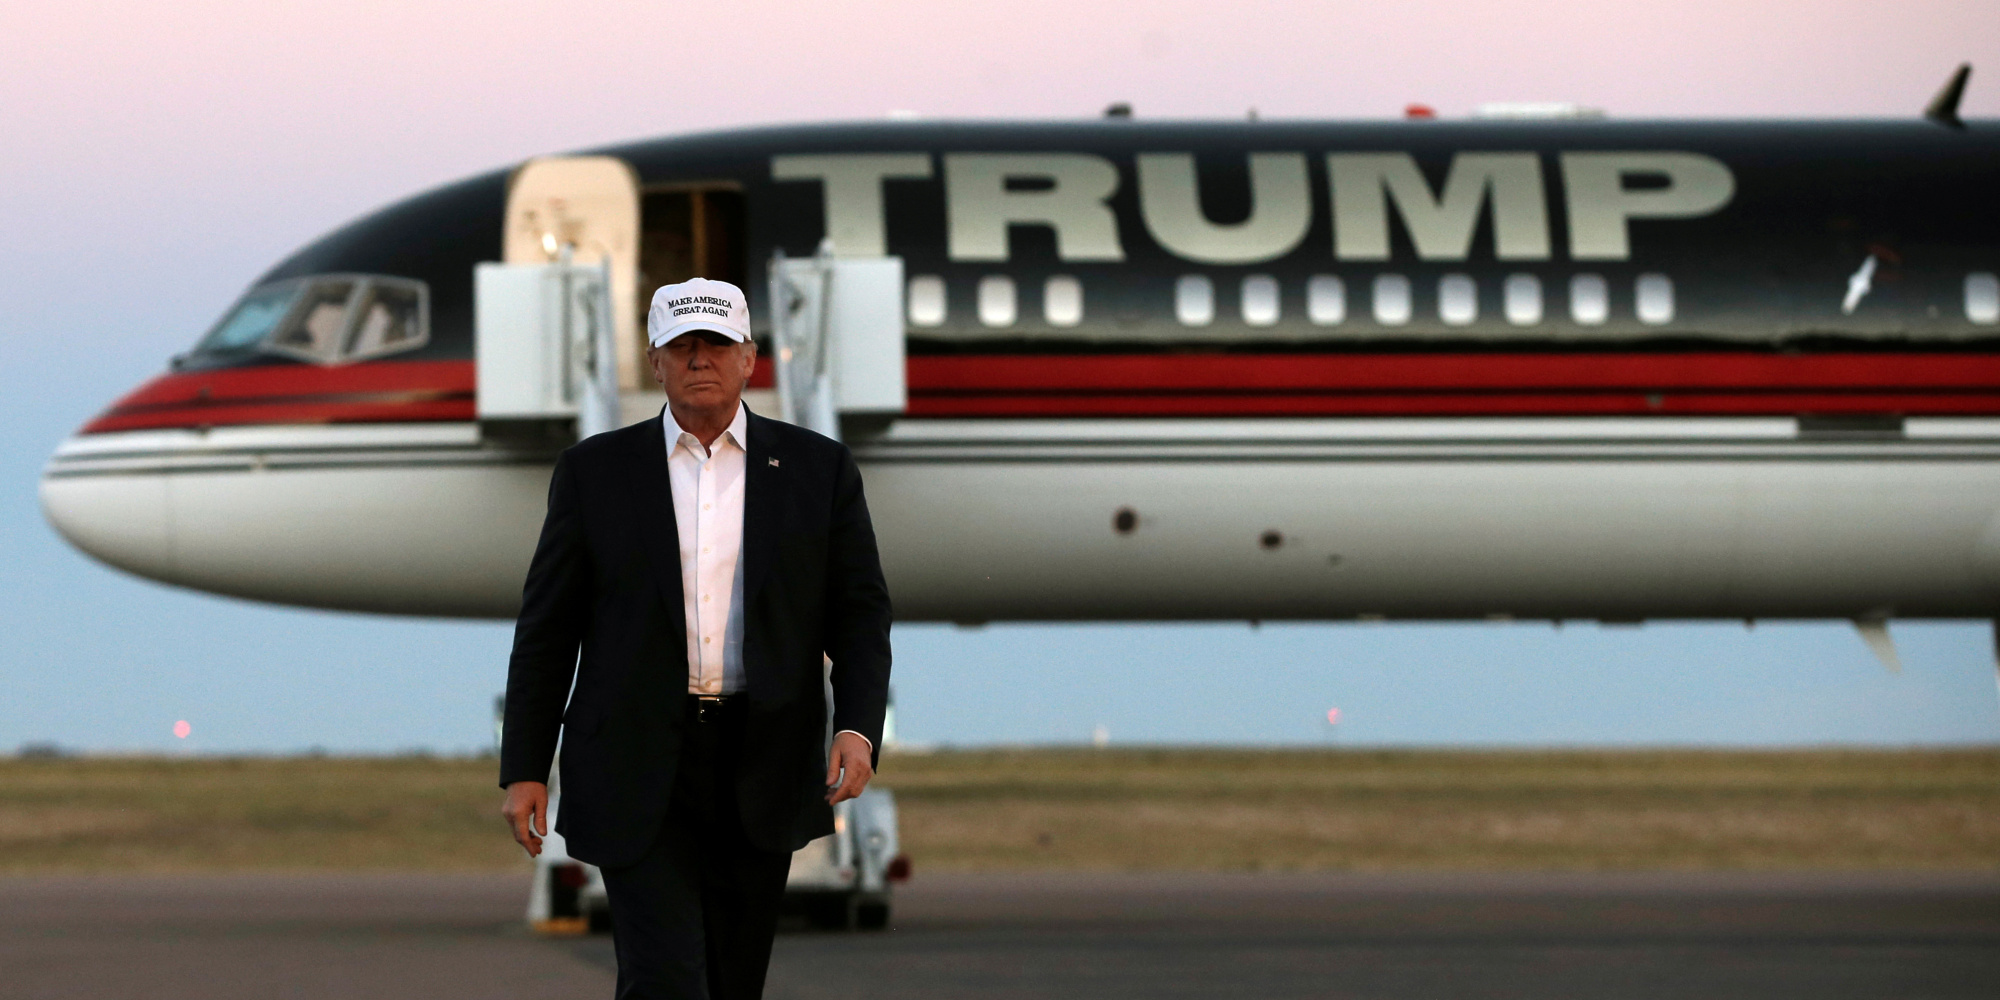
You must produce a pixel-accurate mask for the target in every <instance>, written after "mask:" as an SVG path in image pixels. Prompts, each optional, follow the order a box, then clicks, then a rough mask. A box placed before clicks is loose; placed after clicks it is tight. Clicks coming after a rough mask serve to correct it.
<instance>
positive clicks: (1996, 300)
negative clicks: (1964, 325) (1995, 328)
mask: <svg viewBox="0 0 2000 1000" xmlns="http://www.w3.org/2000/svg"><path fill="white" fill-rule="evenodd" d="M1965 318H1966V319H1969V320H1971V321H1973V322H1974V323H1984V324H1993V323H2000V277H1995V276H1994V274H1993V272H1991V271H1975V272H1973V273H1972V274H1968V275H1966V276H1965Z"/></svg>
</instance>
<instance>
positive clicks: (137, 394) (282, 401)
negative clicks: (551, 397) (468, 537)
mask: <svg viewBox="0 0 2000 1000" xmlns="http://www.w3.org/2000/svg"><path fill="white" fill-rule="evenodd" d="M474 377H475V376H474V373H473V366H472V362H470V361H375V362H366V363H363V364H356V365H338V366H334V367H321V366H319V365H303V364H301V365H260V366H257V367H251V368H220V369H215V370H213V371H201V372H173V373H169V374H166V375H162V376H160V377H159V378H156V379H154V380H152V381H151V382H148V383H146V384H145V385H142V386H140V387H139V388H138V389H136V390H134V391H133V392H131V393H130V394H128V395H126V396H125V398H123V399H120V400H119V401H118V402H116V403H113V404H112V405H111V408H110V409H108V410H106V411H104V413H103V414H102V415H100V416H99V417H98V418H97V419H95V420H93V421H91V422H90V423H89V424H87V425H85V426H84V428H83V431H84V433H86V434H95V433H102V432H105V431H130V430H149V429H159V428H168V427H222V426H230V425H238V424H332V423H403V422H422V421H439V420H471V419H473V417H474V415H475V414H474V404H475V400H474V384H473V383H474Z"/></svg>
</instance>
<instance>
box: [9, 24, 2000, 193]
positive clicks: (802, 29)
mask: <svg viewBox="0 0 2000 1000" xmlns="http://www.w3.org/2000/svg"><path fill="white" fill-rule="evenodd" d="M7 20H8V30H7V31H6V32H5V36H4V38H0V87H4V92H5V93H6V94H7V95H8V96H7V99H6V100H5V101H4V103H0V124H4V126H5V128H6V131H7V134H8V135H9V137H10V140H9V143H8V145H9V147H10V149H11V155H9V156H8V157H7V161H8V166H7V167H6V168H5V170H6V173H7V174H8V175H11V176H12V177H13V178H14V179H15V180H16V181H17V182H18V181H19V180H20V179H22V178H23V174H26V175H27V176H37V175H39V176H42V177H45V178H46V177H59V178H68V179H70V180H95V179H98V178H107V177H109V176H110V175H113V174H128V175H129V174H130V173H131V172H132V171H133V168H134V167H135V166H136V165H137V164H136V162H135V158H139V157H143V158H144V160H145V162H146V163H147V164H148V171H149V172H152V173H155V174H156V175H158V177H159V178H160V179H161V180H163V181H165V182H166V183H168V184H169V185H170V188H181V187H182V186H184V185H193V186H196V187H199V186H201V185H203V184H204V183H207V181H206V180H205V179H210V178H212V179H213V180H214V181H215V182H218V183H221V184H223V185H225V186H227V187H230V188H237V186H238V185H246V184H247V185H251V186H253V187H264V186H271V187H276V186H285V187H292V186H293V185H295V184H298V183H305V184H308V185H322V184H324V185H329V186H330V190H329V191H328V192H327V193H329V194H333V196H334V197H335V199H337V200H345V198H343V195H347V196H350V197H351V196H352V195H360V194H361V193H362V192H364V191H366V192H369V194H370V196H371V197H374V198H377V199H379V198H383V197H393V196H394V195H396V194H400V193H403V192H405V191H406V190H408V189H410V188H412V187H418V186H428V185H429V184H431V183H436V182H440V181H443V180H446V179H448V178H451V177H455V176H458V175H461V174H465V173H469V172H472V171H476V170H482V169H487V168H490V167H494V166H498V165H501V164H503V163H505V162H508V161H511V160H515V159H519V158H521V157H524V156H526V155H529V154H533V153H538V152H548V151H554V150H558V149H565V148H573V147H577V146H584V145H593V144H597V143H601V142H606V141H612V140H619V139H626V138H633V137H640V136H649V135H657V134H663V133H671V132H679V131H686V130H691V129H702V128H711V127H716V126H727V125H735V124H742V123H761V122H774V121H796V120H812V119H824V118H852V117H862V118H872V117H877V116H880V115H881V114H883V113H884V112H886V111H888V110H890V109H910V110H916V111H921V112H924V113H926V114H931V115H938V116H1059V117H1069V116H1086V115H1093V114H1096V113H1097V112H1098V111H1100V110H1101V109H1102V108H1103V106H1104V105H1105V104H1106V103H1108V102H1110V101H1114V100H1124V101H1130V102H1132V103H1133V104H1134V105H1135V106H1136V108H1137V109H1138V113H1139V114H1140V115H1141V116H1229V117H1235V116H1239V115H1242V114H1243V113H1244V112H1245V111H1246V110H1247V109H1248V108H1251V107H1256V108H1257V109H1258V110H1259V111H1260V112H1261V113H1263V114H1264V115H1267V116H1290V117H1355V116H1362V117H1381V116H1391V115H1395V114H1398V113H1400V110H1401V109H1402V107H1403V106H1404V105H1405V104H1406V103H1408V102H1411V101H1422V102H1425V103H1428V104H1431V105H1433V106H1435V107H1437V108H1438V109H1439V110H1440V111H1441V112H1442V113H1444V114H1445V115H1456V114H1463V113H1465V112H1467V111H1468V110H1470V109H1471V108H1472V107H1473V106H1475V105H1477V104H1479V103H1482V102H1485V101H1495V100H1569V101H1577V102H1581V103H1586V104H1591V105H1597V106H1602V107H1605V108H1607V109H1609V111H1610V112H1611V113H1612V114H1614V115H1616V116H1619V117H1644V116H1655V115H1676V116H1680V115H1701V116H1794V117H1812V116H1847V115H1909V114H1914V113H1915V112H1916V110H1917V109H1918V108H1919V107H1920V106H1921V105H1922V103H1923V102H1924V100H1925V99H1927V98H1928V97H1929V96H1930V94H1931V93H1932V92H1933V91H1934V90H1935V89H1936V88H1937V86H1938V85H1939V84H1940V83H1941V82H1942V81H1943V80H1944V78H1945V76H1946V74H1947V73H1948V72H1949V70H1950V69H1951V68H1952V67H1953V66H1954V65H1956V64H1957V63H1958V62H1960V61H1964V60H1971V61H1973V62H1974V63H1975V64H1977V63H1981V62H1982V59H1983V58H1984V59H1988V60H1990V62H1989V64H1988V66H1987V69H1986V72H1987V73H1990V74H1991V75H1980V74H1978V73H1976V74H1975V76H1974V80H1973V86H1972V89H1971V91H1970V94H1969V96H1968V98H1967V110H1968V112H1969V113H1974V114H1978V113H1984V114H1996V113H2000V17H1996V16H1995V8H1994V7H1993V6H1992V5H1991V4H1990V3H1976V2H1964V0H1960V2H1955V3H1954V2H1936V0H1932V2H1904V3H1897V4H1885V3H1881V2H1879V0H1878V2H1856V0H1842V2H1817V3H1807V2H1746V0H1677V2H1662V3H1555V2H1546V0H1544V2H1525V3H1523V2H1516V3H1500V2H1466V3H1395V4H1391V3H1369V4H1362V3H1296V2H1291V3H1286V2H1261V3H1260V2H1230V3H1218V2H1213V0H1210V2H1201V3H1195V2H1188V0H1149V2H1145V3H1116V4H1113V3H1097V4H1088V3H1076V2H1074V0H1068V2H1051V0H1018V2H1013V3H1005V4H995V3H987V4H974V3H954V2H882V0H873V2H866V0H863V2H847V3H839V4H798V3H772V2H742V3H718V4H693V3H678V4H674V3H632V2H615V0H613V2H606V0H584V2H563V3H536V2H520V0H498V2H479V3H470V2H461V3H439V2H424V0H417V2H395V3H386V2H379V0H377V2H362V3H329V4H310V5H308V4H297V3H269V2H193V3H181V4H171V5H165V4H151V3H68V4H40V5H35V6H33V7H27V6H25V5H24V6H22V7H18V8H17V9H16V11H15V12H14V13H11V14H10V15H9V16H8V19H7ZM238 192H239V193H241V191H240V189H238ZM335 192H338V193H335ZM349 192H351V193H352V194H351V195H349ZM161 193H165V192H161ZM371 203H372V202H371ZM348 207H350V208H352V209H361V208H364V207H366V206H365V205H364V204H359V203H356V204H352V205H350V206H348Z"/></svg>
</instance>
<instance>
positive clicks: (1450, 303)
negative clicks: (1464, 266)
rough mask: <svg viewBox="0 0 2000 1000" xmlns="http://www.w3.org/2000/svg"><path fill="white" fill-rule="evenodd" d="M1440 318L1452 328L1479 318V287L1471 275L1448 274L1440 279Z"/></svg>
mask: <svg viewBox="0 0 2000 1000" xmlns="http://www.w3.org/2000/svg"><path fill="white" fill-rule="evenodd" d="M1438 318H1439V319H1441V320H1444V321H1445V322H1446V323H1448V324H1450V325H1452V326H1465V325H1467V324H1469V323H1471V322H1472V321H1473V320H1476V319H1478V318H1479V286H1478V285H1477V284H1476V283H1474V282H1473V280H1472V276H1471V275H1469V274H1447V275H1445V276H1444V277H1442V278H1439V279H1438Z"/></svg>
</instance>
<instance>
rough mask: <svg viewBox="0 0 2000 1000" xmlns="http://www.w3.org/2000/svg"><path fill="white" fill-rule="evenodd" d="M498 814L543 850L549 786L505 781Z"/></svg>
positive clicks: (531, 850) (536, 850)
mask: <svg viewBox="0 0 2000 1000" xmlns="http://www.w3.org/2000/svg"><path fill="white" fill-rule="evenodd" d="M862 759H863V761H866V760H867V758H865V757H864V758H862ZM862 780H863V781H866V780H867V779H865V778H864V779H862ZM500 815H502V816H505V817H507V825H508V826H511V827H513V828H514V843H517V844H519V845H521V849H522V850H524V851H527V852H528V856H529V857H531V858H532V857H534V856H535V855H537V854H540V853H542V838H543V837H546V836H548V835H549V786H548V785H546V784H543V783H542V782H539V781H516V782H514V783H513V784H511V785H508V786H507V804H506V805H503V806H501V807H500Z"/></svg>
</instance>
